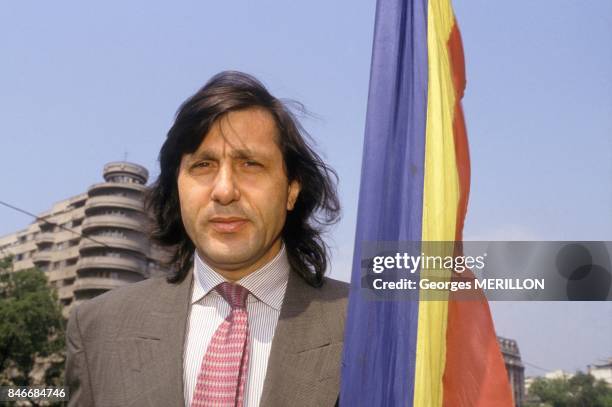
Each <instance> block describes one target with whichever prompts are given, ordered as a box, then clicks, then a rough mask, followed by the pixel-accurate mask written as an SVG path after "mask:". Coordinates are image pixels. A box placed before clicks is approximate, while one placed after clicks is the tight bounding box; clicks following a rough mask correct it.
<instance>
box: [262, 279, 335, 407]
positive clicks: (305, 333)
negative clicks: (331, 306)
mask: <svg viewBox="0 0 612 407" xmlns="http://www.w3.org/2000/svg"><path fill="white" fill-rule="evenodd" d="M316 290H317V289H316V288H313V287H310V286H309V285H307V284H306V282H304V281H303V280H302V278H301V277H300V276H299V275H298V274H297V273H296V272H293V271H292V272H291V273H290V274H289V281H288V284H287V291H286V294H285V299H284V301H283V305H282V308H281V312H280V316H279V321H278V325H277V327H276V331H275V334H274V339H273V340H272V347H271V350H270V359H269V361H268V370H267V373H266V378H265V381H264V388H263V393H262V396H261V402H260V405H262V406H284V405H293V406H299V405H302V404H300V402H299V400H301V398H300V394H303V392H304V390H305V389H304V386H306V387H310V385H316V383H317V382H318V380H319V379H321V372H324V371H325V366H324V365H325V361H324V360H322V356H325V355H327V351H329V348H330V347H329V346H327V345H330V343H331V338H330V336H329V330H328V329H326V327H325V325H324V318H323V317H322V316H323V315H322V314H323V309H322V305H321V304H320V303H319V302H318V301H314V299H315V295H314V294H315V293H316ZM296 402H297V403H296Z"/></svg>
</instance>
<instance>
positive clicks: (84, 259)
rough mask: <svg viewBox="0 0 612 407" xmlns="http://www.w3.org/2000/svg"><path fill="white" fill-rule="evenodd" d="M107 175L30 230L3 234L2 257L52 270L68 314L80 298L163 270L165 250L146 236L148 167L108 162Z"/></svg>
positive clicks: (51, 276) (20, 264) (20, 267)
mask: <svg viewBox="0 0 612 407" xmlns="http://www.w3.org/2000/svg"><path fill="white" fill-rule="evenodd" d="M103 177H104V182H100V183H97V184H94V185H92V186H90V187H89V189H88V190H87V192H85V193H83V194H80V195H76V196H73V197H70V198H68V199H66V200H64V201H61V202H58V203H56V204H55V205H53V207H52V208H51V210H49V211H47V212H44V213H41V214H40V215H38V219H37V220H35V221H34V222H32V223H31V224H30V225H29V226H28V227H26V228H25V229H23V230H20V231H18V232H15V233H12V234H9V235H6V236H3V237H0V256H1V257H4V256H6V255H13V256H14V263H13V271H18V270H23V269H27V268H31V267H33V266H36V267H38V268H40V269H41V270H43V271H44V272H45V273H46V274H47V277H48V280H49V283H50V284H51V285H52V286H54V287H55V288H57V291H58V296H59V300H60V302H61V304H62V305H63V306H64V315H68V313H69V311H70V308H71V307H72V305H73V304H75V303H78V302H80V301H83V300H86V299H89V298H92V297H95V296H96V295H99V294H101V293H103V292H105V291H108V290H110V289H112V288H115V287H118V286H121V285H123V284H129V283H132V282H136V281H139V280H142V279H145V278H148V277H150V276H152V275H155V274H159V273H162V272H163V269H162V268H161V266H160V264H161V261H162V259H163V256H164V254H165V253H164V252H163V251H162V250H161V249H160V248H159V247H156V246H155V245H153V244H151V243H150V242H149V240H148V239H147V237H146V230H147V219H146V216H145V213H144V207H143V197H144V195H143V193H144V191H145V184H146V183H147V180H148V177H149V174H148V171H147V170H146V169H145V168H144V167H142V166H140V165H137V164H133V163H128V162H113V163H109V164H107V165H105V166H104V172H103Z"/></svg>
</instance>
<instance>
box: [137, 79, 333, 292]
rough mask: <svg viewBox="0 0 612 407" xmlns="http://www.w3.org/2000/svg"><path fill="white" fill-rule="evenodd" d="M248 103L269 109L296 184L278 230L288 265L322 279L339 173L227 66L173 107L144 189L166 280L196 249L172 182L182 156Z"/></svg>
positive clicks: (256, 85) (282, 112)
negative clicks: (155, 173) (156, 170)
mask: <svg viewBox="0 0 612 407" xmlns="http://www.w3.org/2000/svg"><path fill="white" fill-rule="evenodd" d="M250 107H260V108H264V109H266V110H267V111H268V112H270V113H271V114H272V116H273V118H274V121H275V123H276V126H277V127H278V130H279V138H278V140H277V142H278V145H279V147H280V150H281V152H282V155H283V160H284V166H285V169H286V172H287V178H288V180H289V182H291V181H294V180H296V181H298V182H299V183H300V186H301V189H300V193H299V195H298V198H297V201H296V203H295V206H294V208H293V210H291V211H289V212H288V213H287V218H286V221H285V225H284V227H283V230H282V233H281V238H282V239H283V241H284V243H285V248H286V250H287V257H288V259H289V263H290V265H291V268H292V270H294V271H295V272H297V273H299V274H300V275H301V276H302V277H303V278H304V280H306V282H308V283H309V284H310V285H312V286H315V287H317V286H320V285H321V284H322V282H323V275H324V273H325V270H326V268H327V264H328V260H329V256H328V247H327V245H326V243H325V241H324V240H323V238H322V234H323V233H324V232H325V229H326V227H327V226H329V225H331V224H333V223H335V222H336V221H337V220H338V219H339V217H340V202H339V200H338V196H337V193H336V184H337V180H338V177H337V175H336V173H335V172H334V170H333V169H331V168H330V167H329V166H328V165H327V164H325V163H324V162H323V160H322V159H321V157H319V155H317V153H316V152H315V151H314V150H313V149H312V147H311V146H310V145H309V144H308V142H307V138H308V135H307V134H306V132H305V131H304V129H303V128H302V127H301V125H300V123H299V122H298V120H297V119H296V117H295V116H294V115H293V113H292V112H291V111H290V110H289V108H288V107H287V106H286V105H285V104H284V103H283V102H281V101H280V100H279V99H277V98H275V97H274V96H272V95H271V94H270V93H269V92H268V91H267V89H266V88H265V87H264V86H263V85H262V84H261V83H260V82H259V81H258V80H257V79H255V78H254V77H252V76H250V75H247V74H245V73H241V72H235V71H225V72H221V73H219V74H217V75H215V76H214V77H213V78H211V79H210V80H209V81H208V82H207V83H206V84H205V85H204V87H203V88H202V89H200V90H199V91H198V92H197V93H196V94H195V95H193V96H192V97H190V98H189V99H187V100H186V101H185V102H184V103H183V104H182V105H181V106H180V108H179V109H178V112H177V114H176V119H175V121H174V124H173V126H172V127H171V128H170V130H169V131H168V135H167V138H166V141H165V142H164V144H163V146H162V148H161V150H160V153H159V164H160V174H159V177H158V178H157V180H156V181H155V182H154V183H153V184H152V185H151V186H150V187H149V188H148V190H147V193H146V199H145V207H146V209H147V211H148V213H149V214H150V215H151V217H152V222H153V227H152V230H151V238H152V240H153V241H154V242H156V243H157V244H158V245H160V246H162V247H163V248H165V249H166V250H167V251H169V253H170V258H169V260H168V262H167V264H166V266H167V267H168V269H169V270H170V274H169V275H168V278H167V280H168V281H169V282H171V283H177V282H180V281H182V280H183V279H184V278H185V276H186V275H187V273H188V272H189V269H190V268H191V266H192V262H193V254H194V250H195V246H194V243H193V242H192V241H191V239H190V238H189V236H188V235H187V232H186V231H185V229H184V226H183V222H182V220H181V210H180V203H179V194H178V187H177V177H178V172H179V164H180V162H181V158H182V156H183V155H184V154H190V153H193V152H194V151H196V150H197V148H198V147H199V146H200V144H201V143H202V141H203V139H204V137H205V136H206V134H207V133H208V131H209V129H210V128H211V126H212V124H213V123H214V122H215V121H216V120H218V119H219V118H221V117H222V116H223V115H225V114H227V113H228V112H231V111H236V110H241V109H246V108H250Z"/></svg>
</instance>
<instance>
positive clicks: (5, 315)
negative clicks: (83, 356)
mask: <svg viewBox="0 0 612 407" xmlns="http://www.w3.org/2000/svg"><path fill="white" fill-rule="evenodd" d="M64 325H65V324H64V318H63V317H62V312H61V307H60V305H59V303H58V301H57V293H56V292H55V290H54V289H52V288H51V287H49V285H48V284H47V278H46V276H45V274H44V273H43V272H42V271H40V270H39V269H37V268H32V269H27V270H20V271H16V272H13V271H12V258H10V257H8V258H4V259H2V260H0V385H4V386H32V385H54V386H58V385H61V383H62V381H63V368H62V366H63V363H64V346H65V343H64ZM41 358H48V359H47V363H45V366H44V369H43V371H44V377H43V379H42V382H41V383H33V380H32V375H31V372H32V369H33V367H35V364H36V362H37V361H38V362H40V361H41ZM49 360H50V361H49ZM38 368H39V370H40V366H38Z"/></svg>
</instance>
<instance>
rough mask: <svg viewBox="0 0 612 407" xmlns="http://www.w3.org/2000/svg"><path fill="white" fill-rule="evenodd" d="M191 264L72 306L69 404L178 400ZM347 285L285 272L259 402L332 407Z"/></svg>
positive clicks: (103, 406) (164, 404) (89, 406)
mask: <svg viewBox="0 0 612 407" xmlns="http://www.w3.org/2000/svg"><path fill="white" fill-rule="evenodd" d="M192 281H193V278H192V272H190V273H189V275H188V276H187V277H186V278H185V279H184V280H183V282H181V283H179V284H169V283H167V282H166V281H165V279H162V278H153V279H149V280H145V281H142V282H139V283H135V284H130V285H127V286H125V287H121V288H118V289H115V290H113V291H110V292H108V293H105V294H103V295H100V296H98V297H96V298H94V299H92V300H89V301H87V302H85V303H83V304H81V305H79V306H77V307H76V308H75V309H74V310H73V311H72V313H71V315H70V319H69V321H68V328H67V333H66V337H67V357H66V384H67V385H68V386H69V388H70V403H69V405H70V406H84V407H93V406H95V407H107V406H109V407H110V406H121V407H129V406H133V407H135V406H151V407H153V406H158V407H170V406H181V407H182V406H184V405H185V400H184V396H183V347H184V342H185V330H186V323H187V316H188V311H189V302H190V299H191V286H192ZM347 295H348V285H347V284H346V283H342V282H339V281H336V280H332V279H326V280H325V283H324V284H323V287H321V288H313V287H311V286H309V285H308V284H306V283H305V282H304V281H303V280H302V278H301V277H300V276H299V275H298V274H297V273H295V272H293V271H292V272H291V273H290V277H289V282H288V285H287V291H286V294H285V299H284V301H283V305H282V308H281V312H280V317H279V322H278V325H277V327H276V332H275V334H274V339H273V341H272V348H271V352H270V359H269V362H268V371H267V373H266V378H265V382H264V388H263V394H262V397H261V403H260V405H261V406H263V407H267V406H271V407H275V406H282V407H285V406H292V407H300V406H313V407H315V406H316V407H324V406H333V405H334V404H335V403H336V401H337V399H338V394H339V386H340V361H341V356H342V345H343V339H344V338H343V335H344V321H345V314H346V301H347Z"/></svg>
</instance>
